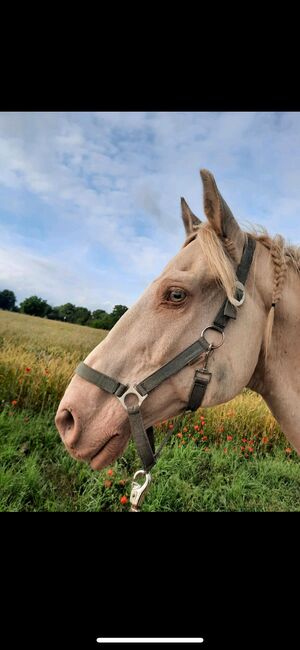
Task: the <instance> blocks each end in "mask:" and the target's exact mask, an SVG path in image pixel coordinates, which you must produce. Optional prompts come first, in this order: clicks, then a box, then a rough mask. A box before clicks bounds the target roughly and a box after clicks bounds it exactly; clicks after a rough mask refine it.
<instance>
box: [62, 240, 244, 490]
mask: <svg viewBox="0 0 300 650" xmlns="http://www.w3.org/2000/svg"><path fill="white" fill-rule="evenodd" d="M255 243H256V242H255V240H254V239H252V237H248V236H246V241H245V245H244V250H243V254H242V258H241V261H240V264H239V266H238V268H237V271H236V277H237V282H236V293H235V297H236V300H238V301H239V304H238V307H239V306H240V305H242V304H243V302H244V299H245V288H244V284H245V282H246V279H247V276H248V273H249V269H250V266H251V262H252V259H253V254H254V250H255ZM236 316H237V307H236V306H234V305H232V304H231V303H230V302H229V300H228V299H226V300H225V301H224V302H223V304H222V306H221V308H220V309H219V311H218V313H217V315H216V318H215V320H214V321H213V324H212V325H210V326H209V327H206V328H205V329H204V330H203V331H202V333H201V336H200V338H199V339H197V340H196V341H195V342H194V343H192V344H191V345H189V346H188V347H187V348H186V349H185V350H183V352H180V354H178V355H177V356H176V357H174V358H173V359H171V361H169V362H168V363H166V364H165V365H163V366H162V367H161V368H159V369H158V370H156V371H155V372H153V373H152V374H151V375H149V376H148V377H146V378H145V379H143V381H141V382H140V383H139V384H136V385H130V386H128V385H126V384H122V383H121V382H118V381H117V380H116V379H114V378H113V377H109V376H108V375H105V374H104V373H102V372H99V371H98V370H94V369H93V368H91V367H90V366H87V365H86V364H85V363H83V362H82V363H80V364H79V366H78V367H77V368H76V371H75V372H76V373H77V374H78V375H79V376H80V377H82V379H85V380H87V381H89V382H90V383H92V384H95V385H96V386H98V388H102V390H105V391H106V392H107V393H110V394H111V395H115V397H117V398H118V399H119V401H120V402H121V404H122V406H123V408H124V409H125V410H126V411H127V414H128V418H129V422H130V428H131V434H132V437H133V439H134V441H135V444H136V447H137V450H138V453H139V455H140V457H141V460H142V463H143V466H144V470H145V472H149V470H150V469H151V467H153V465H154V464H155V462H156V460H157V458H158V456H159V454H160V453H161V450H162V448H163V446H164V445H165V443H166V441H167V439H168V438H169V437H170V435H171V433H168V435H167V436H166V438H165V439H164V440H163V442H162V444H161V445H160V447H159V449H158V451H157V452H156V453H155V450H154V437H153V427H149V428H148V429H147V430H145V426H144V422H143V418H142V414H141V410H140V407H141V405H142V403H143V401H144V400H145V399H146V398H147V397H148V395H149V393H150V392H151V391H152V390H154V389H155V388H157V387H158V386H159V385H160V384H161V383H162V382H163V381H165V379H168V378H169V377H171V376H172V375H174V374H176V373H177V372H179V371H180V370H182V369H183V368H185V366H187V365H189V364H190V363H191V362H194V361H196V359H198V358H199V357H200V356H201V357H202V355H203V354H204V363H203V366H202V367H201V368H197V369H196V371H195V375H194V382H193V385H192V389H191V393H190V397H189V402H188V404H187V407H186V410H190V411H195V410H196V409H197V408H199V406H200V405H201V403H202V401H203V398H204V395H205V391H206V388H207V386H208V384H209V382H210V380H211V373H210V372H209V371H208V370H207V362H208V358H209V355H210V353H211V352H212V351H213V350H214V349H216V348H218V347H220V345H222V344H223V342H224V329H225V327H226V325H227V323H228V321H229V320H230V319H236ZM209 329H213V330H216V331H218V332H219V333H220V334H221V335H222V341H221V343H220V344H219V345H212V344H211V343H209V342H208V341H207V340H206V338H205V336H204V335H205V332H206V331H207V330H209ZM128 395H134V396H135V398H136V400H137V401H136V404H135V405H134V406H127V404H126V397H127V396H128ZM147 476H150V475H148V474H147ZM146 480H147V481H148V482H149V481H150V478H149V479H146ZM138 487H139V486H138V484H137V488H136V489H137V493H138Z"/></svg>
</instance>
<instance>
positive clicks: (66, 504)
mask: <svg viewBox="0 0 300 650" xmlns="http://www.w3.org/2000/svg"><path fill="white" fill-rule="evenodd" d="M104 336H106V332H104V331H101V330H93V329H92V328H89V327H83V326H80V325H70V324H68V323H60V322H56V321H48V320H46V319H40V318H35V317H31V316H25V315H23V314H18V313H10V312H5V311H1V310H0V403H1V412H0V433H1V437H0V510H1V511H50V512H54V511H102V512H104V511H106V512H107V511H123V512H126V511H127V510H128V503H126V498H124V497H127V499H128V497H129V493H130V481H131V478H132V475H133V472H134V471H135V470H136V469H138V468H139V461H138V459H137V457H136V453H135V449H134V446H133V444H132V443H130V444H129V446H128V449H127V450H126V452H125V454H124V458H123V459H120V460H118V461H117V462H116V463H114V465H113V466H112V467H111V468H108V469H107V470H104V471H103V472H101V473H98V472H92V471H91V470H90V469H89V467H88V466H87V465H84V464H80V463H78V462H76V461H74V460H73V459H72V458H70V457H69V455H68V454H67V452H66V451H65V449H64V447H63V444H62V443H61V441H60V438H59V435H58V433H57V430H56V428H55V425H54V415H55V412H56V409H57V405H58V403H59V401H60V399H61V396H62V395H63V393H64V390H65V387H66V386H67V384H68V382H69V380H70V378H71V377H72V374H73V372H74V369H75V367H76V365H77V363H78V362H79V361H80V360H82V359H83V358H84V357H85V356H86V355H87V354H88V352H89V351H90V350H91V349H92V348H93V347H95V346H96V345H97V344H98V343H99V342H100V341H101V340H102V339H103V338H104ZM170 428H171V429H173V433H174V435H173V436H172V438H171V441H170V442H169V443H168V445H167V447H166V448H165V450H164V452H163V453H162V456H161V458H160V460H159V461H158V463H157V465H156V467H155V468H154V470H153V471H152V476H153V483H152V486H151V488H150V491H149V493H148V495H147V497H146V500H145V503H144V506H143V510H144V511H145V512H147V511H148V512H155V511H166V512H167V511H168V512H173V511H252V512H253V511H257V512H262V511H297V512H299V511H300V498H299V497H300V459H299V458H298V456H297V455H296V453H295V452H294V451H293V450H292V449H291V448H290V446H289V443H288V442H287V440H286V438H285V437H284V436H283V434H282V432H281V431H280V429H279V427H278V425H277V423H276V422H275V420H274V418H273V417H272V415H271V413H270V412H269V410H268V408H267V407H266V405H265V403H264V402H263V400H262V399H261V398H260V397H259V396H258V395H256V394H255V393H252V392H251V391H244V393H243V394H242V395H239V396H238V397H236V398H235V399H234V400H232V401H231V402H228V403H227V404H223V405H221V406H218V407H215V408H213V409H199V411H197V412H196V413H195V414H192V415H190V414H189V415H186V416H184V417H180V418H175V419H174V420H172V421H171V420H169V421H167V422H164V423H163V424H162V425H161V426H160V427H158V428H157V429H156V438H157V440H160V439H161V437H162V435H163V434H164V433H165V432H166V431H167V430H169V429H170ZM123 502H125V503H123Z"/></svg>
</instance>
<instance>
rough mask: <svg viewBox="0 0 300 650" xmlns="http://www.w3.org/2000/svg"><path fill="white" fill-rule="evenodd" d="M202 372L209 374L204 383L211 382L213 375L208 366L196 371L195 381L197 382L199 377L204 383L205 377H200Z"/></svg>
mask: <svg viewBox="0 0 300 650" xmlns="http://www.w3.org/2000/svg"><path fill="white" fill-rule="evenodd" d="M200 373H201V374H202V375H207V377H206V378H205V380H204V383H206V384H209V382H210V380H211V377H212V373H211V372H209V370H207V368H198V370H196V371H195V377H194V382H196V383H197V379H199V380H200V381H201V382H202V383H203V377H199V374H200Z"/></svg>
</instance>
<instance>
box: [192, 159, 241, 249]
mask: <svg viewBox="0 0 300 650" xmlns="http://www.w3.org/2000/svg"><path fill="white" fill-rule="evenodd" d="M200 175H201V178H202V182H203V192H204V195H203V199H204V212H205V214H206V216H207V218H208V221H209V223H210V224H211V226H212V227H213V229H214V230H215V232H216V233H217V235H219V237H226V238H228V239H231V240H232V241H233V242H234V243H235V244H236V246H237V247H238V248H239V249H240V248H241V249H243V245H244V233H243V231H242V230H241V228H240V227H239V225H238V223H237V221H236V220H235V218H234V216H233V214H232V212H231V210H230V208H229V207H228V205H227V203H226V201H224V199H223V197H222V196H221V194H220V192H219V190H218V188H217V184H216V181H215V179H214V177H213V175H212V174H211V173H210V172H209V171H207V169H201V170H200Z"/></svg>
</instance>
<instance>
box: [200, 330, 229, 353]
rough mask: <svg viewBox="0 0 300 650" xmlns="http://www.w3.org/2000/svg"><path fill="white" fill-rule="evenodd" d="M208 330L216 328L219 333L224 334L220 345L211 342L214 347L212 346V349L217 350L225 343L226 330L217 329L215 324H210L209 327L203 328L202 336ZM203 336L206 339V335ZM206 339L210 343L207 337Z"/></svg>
mask: <svg viewBox="0 0 300 650" xmlns="http://www.w3.org/2000/svg"><path fill="white" fill-rule="evenodd" d="M207 330H215V331H216V332H218V334H221V335H222V341H221V343H219V345H214V344H213V343H210V345H211V346H212V348H211V349H212V350H216V349H217V348H220V347H221V345H223V343H224V339H225V334H224V332H220V330H219V329H217V328H216V327H215V326H214V325H208V326H207V327H205V328H204V330H202V332H201V336H203V335H204V333H205V332H206V331H207ZM203 338H204V339H205V336H203ZM205 341H206V342H207V343H209V341H207V339H205Z"/></svg>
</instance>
